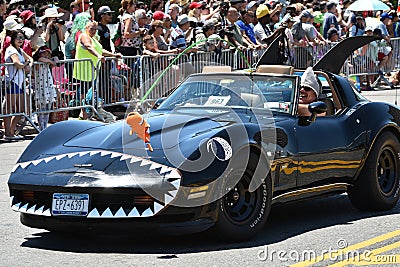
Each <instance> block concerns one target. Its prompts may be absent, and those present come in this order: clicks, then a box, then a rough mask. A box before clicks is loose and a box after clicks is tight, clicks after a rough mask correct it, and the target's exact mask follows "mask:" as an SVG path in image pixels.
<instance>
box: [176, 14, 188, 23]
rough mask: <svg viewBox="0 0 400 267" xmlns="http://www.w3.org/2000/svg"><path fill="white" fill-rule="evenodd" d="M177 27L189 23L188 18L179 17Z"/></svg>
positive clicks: (184, 16)
mask: <svg viewBox="0 0 400 267" xmlns="http://www.w3.org/2000/svg"><path fill="white" fill-rule="evenodd" d="M177 22H178V24H179V25H182V24H185V23H187V22H189V17H188V16H187V15H186V14H183V15H180V16H179V17H178V19H177Z"/></svg>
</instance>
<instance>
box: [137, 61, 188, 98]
mask: <svg viewBox="0 0 400 267" xmlns="http://www.w3.org/2000/svg"><path fill="white" fill-rule="evenodd" d="M177 56H178V55H175V54H167V55H161V56H160V57H157V58H154V57H150V56H142V57H141V58H140V69H141V71H140V73H141V75H140V88H139V98H140V99H142V98H143V97H144V96H145V95H146V98H147V99H157V98H160V97H163V96H166V95H167V94H168V92H169V91H170V90H171V89H173V88H175V87H176V86H177V85H178V84H179V83H180V82H181V81H182V80H184V79H185V78H186V77H187V76H189V75H190V74H192V73H195V68H194V67H193V65H192V63H191V62H190V60H189V55H186V54H184V55H180V56H179V57H177ZM171 64H172V65H171ZM168 66H170V67H169V68H167V67H168ZM161 75H162V76H161ZM149 90H151V91H149Z"/></svg>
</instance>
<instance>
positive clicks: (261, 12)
mask: <svg viewBox="0 0 400 267" xmlns="http://www.w3.org/2000/svg"><path fill="white" fill-rule="evenodd" d="M268 14H269V9H268V7H267V6H266V5H259V6H258V7H257V10H256V16H257V18H258V19H259V18H262V17H264V16H266V15H268Z"/></svg>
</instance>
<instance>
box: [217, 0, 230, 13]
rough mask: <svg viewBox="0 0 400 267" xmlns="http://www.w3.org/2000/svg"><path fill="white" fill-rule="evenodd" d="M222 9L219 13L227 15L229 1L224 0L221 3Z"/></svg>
mask: <svg viewBox="0 0 400 267" xmlns="http://www.w3.org/2000/svg"><path fill="white" fill-rule="evenodd" d="M219 8H220V11H219V13H220V14H221V16H223V17H226V15H227V14H228V10H229V2H222V3H221V4H220V5H219Z"/></svg>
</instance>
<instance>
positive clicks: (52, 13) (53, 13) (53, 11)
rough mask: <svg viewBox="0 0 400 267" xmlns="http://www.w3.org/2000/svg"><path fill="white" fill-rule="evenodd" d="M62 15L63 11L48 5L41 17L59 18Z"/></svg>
mask: <svg viewBox="0 0 400 267" xmlns="http://www.w3.org/2000/svg"><path fill="white" fill-rule="evenodd" d="M63 15H64V13H58V11H57V8H54V7H50V8H47V9H46V10H45V11H44V16H43V17H42V20H43V19H45V18H59V17H62V16H63Z"/></svg>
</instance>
